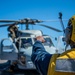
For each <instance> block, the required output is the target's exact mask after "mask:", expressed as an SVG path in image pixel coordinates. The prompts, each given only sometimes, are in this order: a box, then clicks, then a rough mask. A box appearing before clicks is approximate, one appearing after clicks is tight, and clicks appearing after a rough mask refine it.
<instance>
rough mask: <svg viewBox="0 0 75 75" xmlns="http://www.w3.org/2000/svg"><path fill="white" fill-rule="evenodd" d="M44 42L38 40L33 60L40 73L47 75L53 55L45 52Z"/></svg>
mask: <svg viewBox="0 0 75 75" xmlns="http://www.w3.org/2000/svg"><path fill="white" fill-rule="evenodd" d="M42 42H44V40H43V41H41V40H37V41H36V42H35V44H34V45H33V49H32V56H31V59H32V61H33V63H34V64H35V66H36V68H37V69H38V71H39V72H41V73H42V74H43V75H47V71H48V65H49V62H50V58H51V56H52V55H50V54H49V53H48V52H46V51H45V48H44V46H43V44H42Z"/></svg>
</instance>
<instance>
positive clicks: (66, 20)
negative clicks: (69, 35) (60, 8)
mask: <svg viewBox="0 0 75 75" xmlns="http://www.w3.org/2000/svg"><path fill="white" fill-rule="evenodd" d="M63 21H68V19H63ZM43 22H59V20H43Z"/></svg>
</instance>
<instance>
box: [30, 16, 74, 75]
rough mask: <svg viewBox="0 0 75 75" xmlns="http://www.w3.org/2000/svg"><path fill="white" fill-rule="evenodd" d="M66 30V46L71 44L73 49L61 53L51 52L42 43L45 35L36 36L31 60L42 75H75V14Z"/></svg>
mask: <svg viewBox="0 0 75 75" xmlns="http://www.w3.org/2000/svg"><path fill="white" fill-rule="evenodd" d="M64 31H65V38H64V39H65V42H66V46H68V45H70V47H71V49H70V50H66V51H65V52H63V53H61V54H53V55H51V54H49V53H48V52H47V51H46V50H45V48H44V46H43V44H42V43H43V42H45V40H44V38H43V36H38V37H36V40H37V41H36V42H35V43H34V45H33V48H32V55H31V60H32V62H33V63H34V65H35V66H36V69H37V70H38V71H39V72H40V73H41V74H42V75H75V16H72V18H70V20H69V22H68V25H67V27H66V29H65V30H64Z"/></svg>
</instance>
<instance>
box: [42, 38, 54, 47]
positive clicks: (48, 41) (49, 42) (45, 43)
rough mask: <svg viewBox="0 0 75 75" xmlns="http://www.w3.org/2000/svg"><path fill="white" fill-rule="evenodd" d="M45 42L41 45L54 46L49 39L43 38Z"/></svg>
mask: <svg viewBox="0 0 75 75" xmlns="http://www.w3.org/2000/svg"><path fill="white" fill-rule="evenodd" d="M44 39H45V42H44V43H43V44H44V45H49V46H54V45H53V43H52V41H51V39H50V38H44Z"/></svg>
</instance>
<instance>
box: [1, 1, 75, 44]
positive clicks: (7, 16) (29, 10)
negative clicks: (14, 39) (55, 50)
mask: <svg viewBox="0 0 75 75" xmlns="http://www.w3.org/2000/svg"><path fill="white" fill-rule="evenodd" d="M74 5H75V0H0V20H20V19H24V18H31V19H38V20H58V22H43V24H45V25H49V26H52V27H55V28H58V29H60V30H62V27H61V24H60V21H59V19H58V17H59V12H62V14H63V16H62V18H63V19H67V20H69V19H70V18H71V17H72V16H73V15H75V8H74V7H75V6H74ZM63 23H64V26H65V27H66V26H67V23H68V21H63ZM1 24H2V23H0V25H1ZM29 28H30V29H32V28H33V29H37V30H42V32H43V33H44V34H47V35H49V36H51V38H52V41H53V43H54V44H56V42H55V40H54V39H53V38H54V37H59V36H62V35H63V32H55V31H53V30H50V29H47V28H45V27H42V26H38V25H36V26H33V27H32V26H30V27H29ZM7 34H8V32H7V27H2V28H0V40H1V39H3V38H7Z"/></svg>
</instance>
